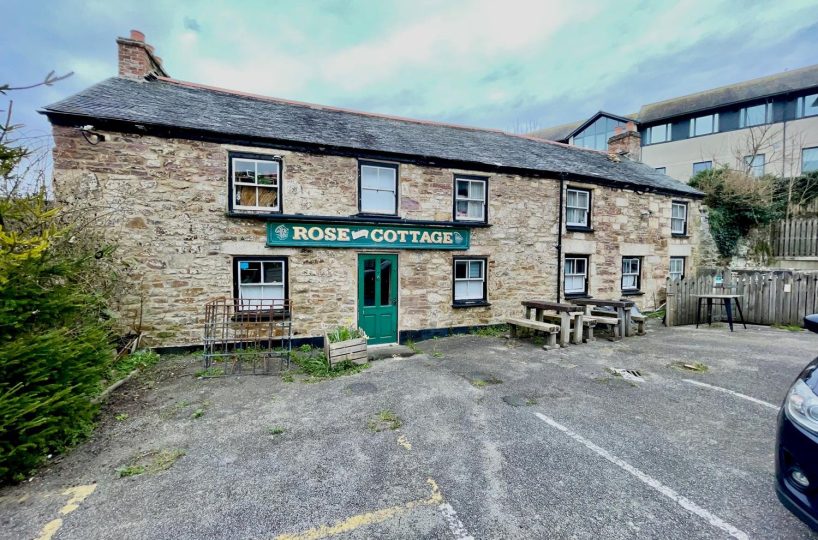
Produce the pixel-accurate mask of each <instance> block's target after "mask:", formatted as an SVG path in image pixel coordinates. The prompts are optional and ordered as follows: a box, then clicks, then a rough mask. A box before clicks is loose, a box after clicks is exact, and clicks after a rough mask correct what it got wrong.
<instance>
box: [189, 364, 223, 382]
mask: <svg viewBox="0 0 818 540" xmlns="http://www.w3.org/2000/svg"><path fill="white" fill-rule="evenodd" d="M222 375H224V368H221V367H216V366H210V367H209V368H207V369H201V370H199V371H197V372H196V374H195V375H194V377H196V378H197V379H206V378H208V377H221V376H222Z"/></svg>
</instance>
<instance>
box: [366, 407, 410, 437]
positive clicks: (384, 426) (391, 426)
mask: <svg viewBox="0 0 818 540" xmlns="http://www.w3.org/2000/svg"><path fill="white" fill-rule="evenodd" d="M402 425H403V422H401V420H400V418H398V415H396V414H395V413H393V412H392V411H390V410H389V409H384V410H382V411H380V412H379V413H378V414H376V415H375V416H374V417H372V418H371V419H370V420H369V431H371V432H373V433H378V432H381V431H386V430H392V431H394V430H396V429H398V428H399V427H401V426H402Z"/></svg>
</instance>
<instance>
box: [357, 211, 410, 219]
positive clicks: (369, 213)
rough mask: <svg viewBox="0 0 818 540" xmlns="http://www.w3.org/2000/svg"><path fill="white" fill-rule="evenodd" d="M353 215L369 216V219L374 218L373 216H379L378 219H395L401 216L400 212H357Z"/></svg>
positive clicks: (359, 216)
mask: <svg viewBox="0 0 818 540" xmlns="http://www.w3.org/2000/svg"><path fill="white" fill-rule="evenodd" d="M352 217H357V218H367V219H373V218H377V219H395V220H398V219H400V216H399V215H398V214H379V213H378V212H358V213H357V214H355V215H354V216H352Z"/></svg>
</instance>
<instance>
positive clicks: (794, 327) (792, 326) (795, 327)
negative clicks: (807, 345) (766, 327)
mask: <svg viewBox="0 0 818 540" xmlns="http://www.w3.org/2000/svg"><path fill="white" fill-rule="evenodd" d="M770 327H771V328H775V329H776V330H788V331H790V332H800V331H801V330H803V328H801V327H800V326H798V325H797V324H779V323H775V324H771V325H770Z"/></svg>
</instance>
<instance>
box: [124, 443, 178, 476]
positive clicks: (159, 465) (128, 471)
mask: <svg viewBox="0 0 818 540" xmlns="http://www.w3.org/2000/svg"><path fill="white" fill-rule="evenodd" d="M184 455H185V451H184V450H180V449H178V448H171V449H166V450H152V451H150V452H145V453H144V454H141V455H139V456H137V457H135V458H134V459H132V460H131V462H130V463H129V464H128V465H123V466H122V467H119V468H117V469H116V474H117V476H119V478H125V477H128V476H137V475H140V474H145V473H147V474H156V473H159V472H162V471H166V470H168V469H170V468H171V467H172V466H173V464H174V463H176V461H177V460H178V459H179V458H181V457H182V456H184Z"/></svg>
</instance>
